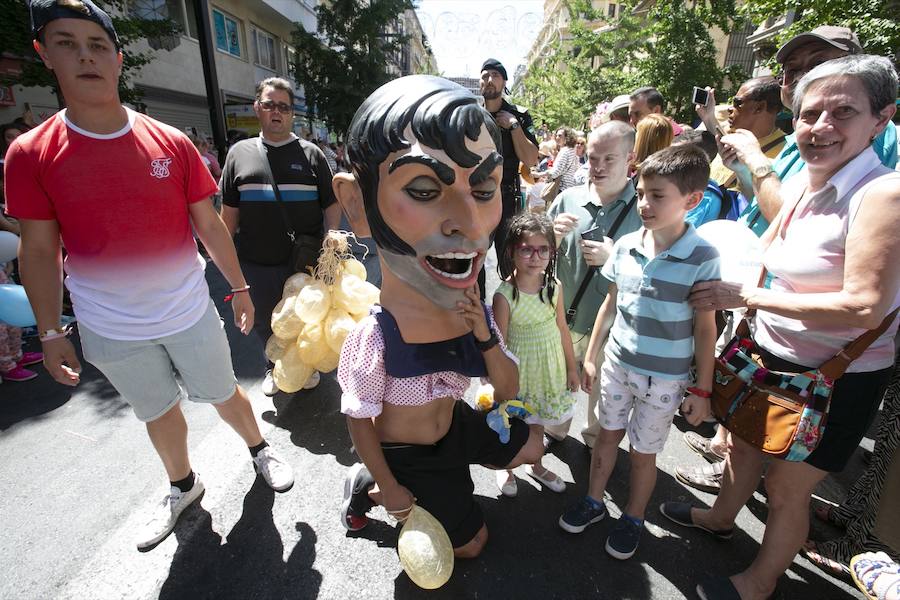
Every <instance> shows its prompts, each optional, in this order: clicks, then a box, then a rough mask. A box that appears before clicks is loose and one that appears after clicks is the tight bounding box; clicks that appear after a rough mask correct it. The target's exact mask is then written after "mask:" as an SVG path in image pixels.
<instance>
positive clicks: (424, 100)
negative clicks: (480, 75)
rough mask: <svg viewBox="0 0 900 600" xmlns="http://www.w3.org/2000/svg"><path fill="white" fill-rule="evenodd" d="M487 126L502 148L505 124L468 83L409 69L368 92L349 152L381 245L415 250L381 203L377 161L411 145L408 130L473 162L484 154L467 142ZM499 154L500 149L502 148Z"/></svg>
mask: <svg viewBox="0 0 900 600" xmlns="http://www.w3.org/2000/svg"><path fill="white" fill-rule="evenodd" d="M482 125H484V126H486V127H487V130H488V133H490V135H491V138H492V139H493V140H494V145H495V146H496V147H497V149H498V151H499V149H500V148H502V147H503V146H502V145H501V141H500V129H499V128H498V127H497V124H496V123H495V122H494V119H493V117H491V114H490V113H489V112H487V111H486V110H485V109H483V108H481V107H480V106H479V105H478V101H477V98H476V97H475V96H474V95H473V94H472V93H471V92H470V91H469V90H467V89H466V88H464V87H462V86H461V85H459V84H456V83H454V82H452V81H450V80H449V79H444V78H442V77H433V76H431V75H410V76H408V77H401V78H400V79H395V80H393V81H391V82H389V83H386V84H384V85H383V86H381V87H380V88H378V89H377V90H375V91H374V92H372V94H371V95H370V96H369V97H368V98H366V101H365V102H363V103H362V106H360V107H359V109H358V110H357V111H356V114H355V115H353V121H351V123H350V130H349V132H348V135H347V155H348V157H349V159H350V164H351V166H352V168H353V175H354V176H355V177H356V180H357V182H358V183H359V186H360V189H361V190H362V194H363V203H364V204H365V208H366V218H367V219H368V221H369V229H371V231H372V237H373V238H374V239H375V243H376V244H377V245H378V247H379V248H383V249H384V250H388V251H390V252H394V253H396V254H403V255H410V256H415V251H414V250H413V249H412V248H411V247H410V246H409V244H407V243H406V242H404V241H403V240H402V239H400V237H399V236H398V235H397V234H396V233H395V232H394V231H393V230H391V228H390V227H388V225H387V223H385V222H384V218H383V217H382V216H381V211H380V210H379V209H378V167H379V166H380V165H381V163H383V162H384V161H385V159H386V158H387V157H388V156H389V155H390V154H391V153H393V152H397V151H398V150H403V149H405V148H409V147H410V146H412V143H411V142H410V141H409V140H407V139H406V138H405V137H404V135H405V130H406V128H407V127H408V126H409V127H411V128H412V133H413V136H414V137H415V139H416V140H417V141H419V142H421V143H422V144H423V145H425V146H428V147H430V148H438V149H441V150H443V151H444V152H446V153H447V155H448V156H449V157H450V158H451V159H453V161H454V162H456V164H458V165H459V166H461V167H464V168H467V169H468V168H472V167H474V166H475V165H477V164H478V163H479V161H480V160H481V157H480V156H478V155H477V154H475V153H474V152H472V151H470V150H469V149H468V148H466V138H468V139H470V140H473V141H475V140H477V139H478V136H479V134H480V133H481V126H482ZM498 155H499V152H498Z"/></svg>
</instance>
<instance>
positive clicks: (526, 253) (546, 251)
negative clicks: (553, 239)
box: [516, 244, 550, 260]
mask: <svg viewBox="0 0 900 600" xmlns="http://www.w3.org/2000/svg"><path fill="white" fill-rule="evenodd" d="M516 254H518V255H519V257H520V258H524V259H529V258H532V257H534V255H535V254H537V255H538V258H540V259H541V260H546V259H548V258H550V246H530V245H528V244H519V245H518V246H516Z"/></svg>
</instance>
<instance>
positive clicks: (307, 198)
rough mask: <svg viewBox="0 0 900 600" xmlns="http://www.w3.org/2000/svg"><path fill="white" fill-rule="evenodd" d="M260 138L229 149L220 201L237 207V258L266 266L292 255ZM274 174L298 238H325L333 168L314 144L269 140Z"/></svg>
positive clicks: (268, 149) (241, 142) (294, 140)
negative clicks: (265, 163) (317, 236)
mask: <svg viewBox="0 0 900 600" xmlns="http://www.w3.org/2000/svg"><path fill="white" fill-rule="evenodd" d="M257 143H258V142H257V138H251V139H248V140H242V141H240V142H238V143H237V144H235V145H234V146H232V147H231V149H230V150H229V151H228V157H227V158H226V159H225V166H224V167H222V181H221V183H220V188H221V190H222V202H223V204H225V206H231V207H233V208H237V209H238V210H239V211H240V212H239V216H238V219H239V223H238V232H237V235H236V236H235V246H237V251H238V256H239V257H240V258H241V260H248V261H250V262H253V263H257V264H262V265H279V264H285V263H287V262H288V260H289V259H290V256H291V246H292V244H291V240H290V238H288V236H287V232H286V228H285V222H284V217H283V215H282V212H281V208H280V207H279V206H278V203H277V202H276V200H275V192H274V190H273V189H272V184H271V182H270V181H269V178H268V176H267V175H266V171H265V166H264V164H263V162H262V156H261V155H260V153H259V148H258V146H257ZM266 147H267V151H268V156H269V163H270V164H271V167H272V174H273V175H274V176H275V181H276V182H277V183H278V191H279V192H281V199H282V200H283V201H284V204H285V208H287V212H288V216H289V218H290V221H291V225H292V226H293V229H294V231H295V232H296V233H298V234H304V235H322V233H323V228H324V211H325V209H326V208H328V207H329V206H331V205H332V204H333V203H334V202H335V198H334V192H333V191H332V189H331V178H332V173H331V168H330V167H329V166H328V162H327V161H326V160H325V155H324V154H322V151H321V150H320V149H319V148H318V147H317V146H316V145H315V144H312V143H309V142H306V141H301V140H299V139H298V138H296V137H291V139H289V140H287V141H285V142H282V143H279V144H274V143H270V142H266Z"/></svg>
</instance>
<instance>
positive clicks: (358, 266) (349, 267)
mask: <svg viewBox="0 0 900 600" xmlns="http://www.w3.org/2000/svg"><path fill="white" fill-rule="evenodd" d="M341 266H342V267H343V268H344V273H345V274H347V275H356V276H357V277H359V278H360V279H362V280H363V281H365V280H366V267H365V266H364V265H363V264H362V263H361V262H359V261H358V260H356V259H355V258H348V259H347V260H345V261H344V262H342V263H341Z"/></svg>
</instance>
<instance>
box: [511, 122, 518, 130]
mask: <svg viewBox="0 0 900 600" xmlns="http://www.w3.org/2000/svg"><path fill="white" fill-rule="evenodd" d="M518 128H519V122H518V121H513V122H512V123H510V125H509V130H510V131H513V130H514V129H518Z"/></svg>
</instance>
